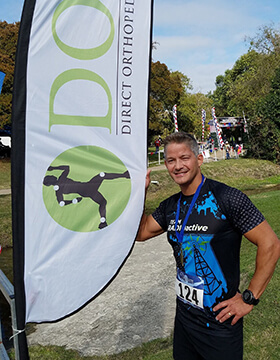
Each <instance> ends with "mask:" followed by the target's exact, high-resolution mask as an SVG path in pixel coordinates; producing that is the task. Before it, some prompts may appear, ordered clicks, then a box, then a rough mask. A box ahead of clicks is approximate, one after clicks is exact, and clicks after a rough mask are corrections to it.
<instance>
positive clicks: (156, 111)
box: [149, 61, 189, 142]
mask: <svg viewBox="0 0 280 360" xmlns="http://www.w3.org/2000/svg"><path fill="white" fill-rule="evenodd" d="M188 87H189V79H188V78H187V77H186V76H185V75H184V74H182V73H180V72H179V71H176V72H171V71H170V70H169V69H168V68H167V66H166V65H165V64H163V63H160V62H159V61H157V62H152V64H151V76H150V107H149V142H151V139H152V137H153V136H155V135H160V134H163V133H164V129H165V128H167V129H168V131H170V130H171V129H172V127H173V120H172V108H173V106H174V104H178V103H179V101H180V97H181V96H182V94H183V93H184V91H185V88H188Z"/></svg>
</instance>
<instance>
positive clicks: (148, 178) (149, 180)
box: [145, 169, 152, 191]
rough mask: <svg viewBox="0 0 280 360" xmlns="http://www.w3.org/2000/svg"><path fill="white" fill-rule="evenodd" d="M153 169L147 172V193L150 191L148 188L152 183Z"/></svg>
mask: <svg viewBox="0 0 280 360" xmlns="http://www.w3.org/2000/svg"><path fill="white" fill-rule="evenodd" d="M151 171H152V170H151V169H148V170H147V174H146V183H145V189H146V191H147V190H148V187H149V186H150V183H151V176H150V175H151Z"/></svg>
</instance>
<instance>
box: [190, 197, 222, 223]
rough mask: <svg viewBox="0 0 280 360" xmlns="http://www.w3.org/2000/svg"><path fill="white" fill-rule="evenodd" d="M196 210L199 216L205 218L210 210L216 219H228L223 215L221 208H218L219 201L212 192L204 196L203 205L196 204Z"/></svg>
mask: <svg viewBox="0 0 280 360" xmlns="http://www.w3.org/2000/svg"><path fill="white" fill-rule="evenodd" d="M195 209H196V211H197V213H198V214H202V215H204V216H206V215H207V210H208V211H210V212H211V213H212V214H213V215H214V216H215V218H216V219H221V220H225V219H226V217H225V215H224V214H222V212H221V210H220V208H219V207H218V204H217V201H216V199H215V197H214V195H213V194H212V192H211V191H209V192H208V193H206V194H204V195H203V198H202V201H201V203H200V204H195Z"/></svg>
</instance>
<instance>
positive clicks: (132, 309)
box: [28, 234, 175, 356]
mask: <svg viewBox="0 0 280 360" xmlns="http://www.w3.org/2000/svg"><path fill="white" fill-rule="evenodd" d="M174 282H175V263H174V260H173V255H172V250H171V247H170V245H169V244H168V242H167V239H166V234H163V235H160V236H158V237H156V238H154V239H151V240H149V241H147V242H145V243H136V244H135V246H134V249H133V251H132V253H131V255H130V257H129V258H128V260H127V261H126V263H125V264H124V266H123V267H122V269H121V270H120V272H119V274H118V275H117V277H116V278H115V279H114V280H113V281H112V283H111V284H110V285H109V286H108V287H107V288H106V290H104V291H103V293H102V294H100V295H99V296H98V297H97V298H96V299H95V300H93V301H92V302H91V303H89V304H88V305H87V306H86V307H84V308H83V309H82V310H80V311H79V312H77V313H76V314H74V315H72V316H70V317H68V318H67V319H64V320H62V321H60V322H57V323H53V324H38V325H36V331H35V332H34V333H32V334H31V335H30V336H29V337H28V342H29V344H41V345H58V346H65V347H66V348H67V349H75V350H77V351H79V352H80V353H81V354H82V355H83V356H93V355H105V354H113V353H118V352H121V351H124V350H127V349H131V348H133V347H135V346H138V345H140V344H141V343H144V342H147V341H150V340H153V339H156V338H164V337H168V336H169V335H170V334H171V333H172V330H173V320H174V313H175V290H174Z"/></svg>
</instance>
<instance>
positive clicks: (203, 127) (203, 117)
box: [201, 109, 206, 141]
mask: <svg viewBox="0 0 280 360" xmlns="http://www.w3.org/2000/svg"><path fill="white" fill-rule="evenodd" d="M205 121H206V111H205V110H204V109H202V111H201V122H202V135H201V140H202V141H204V131H205Z"/></svg>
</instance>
